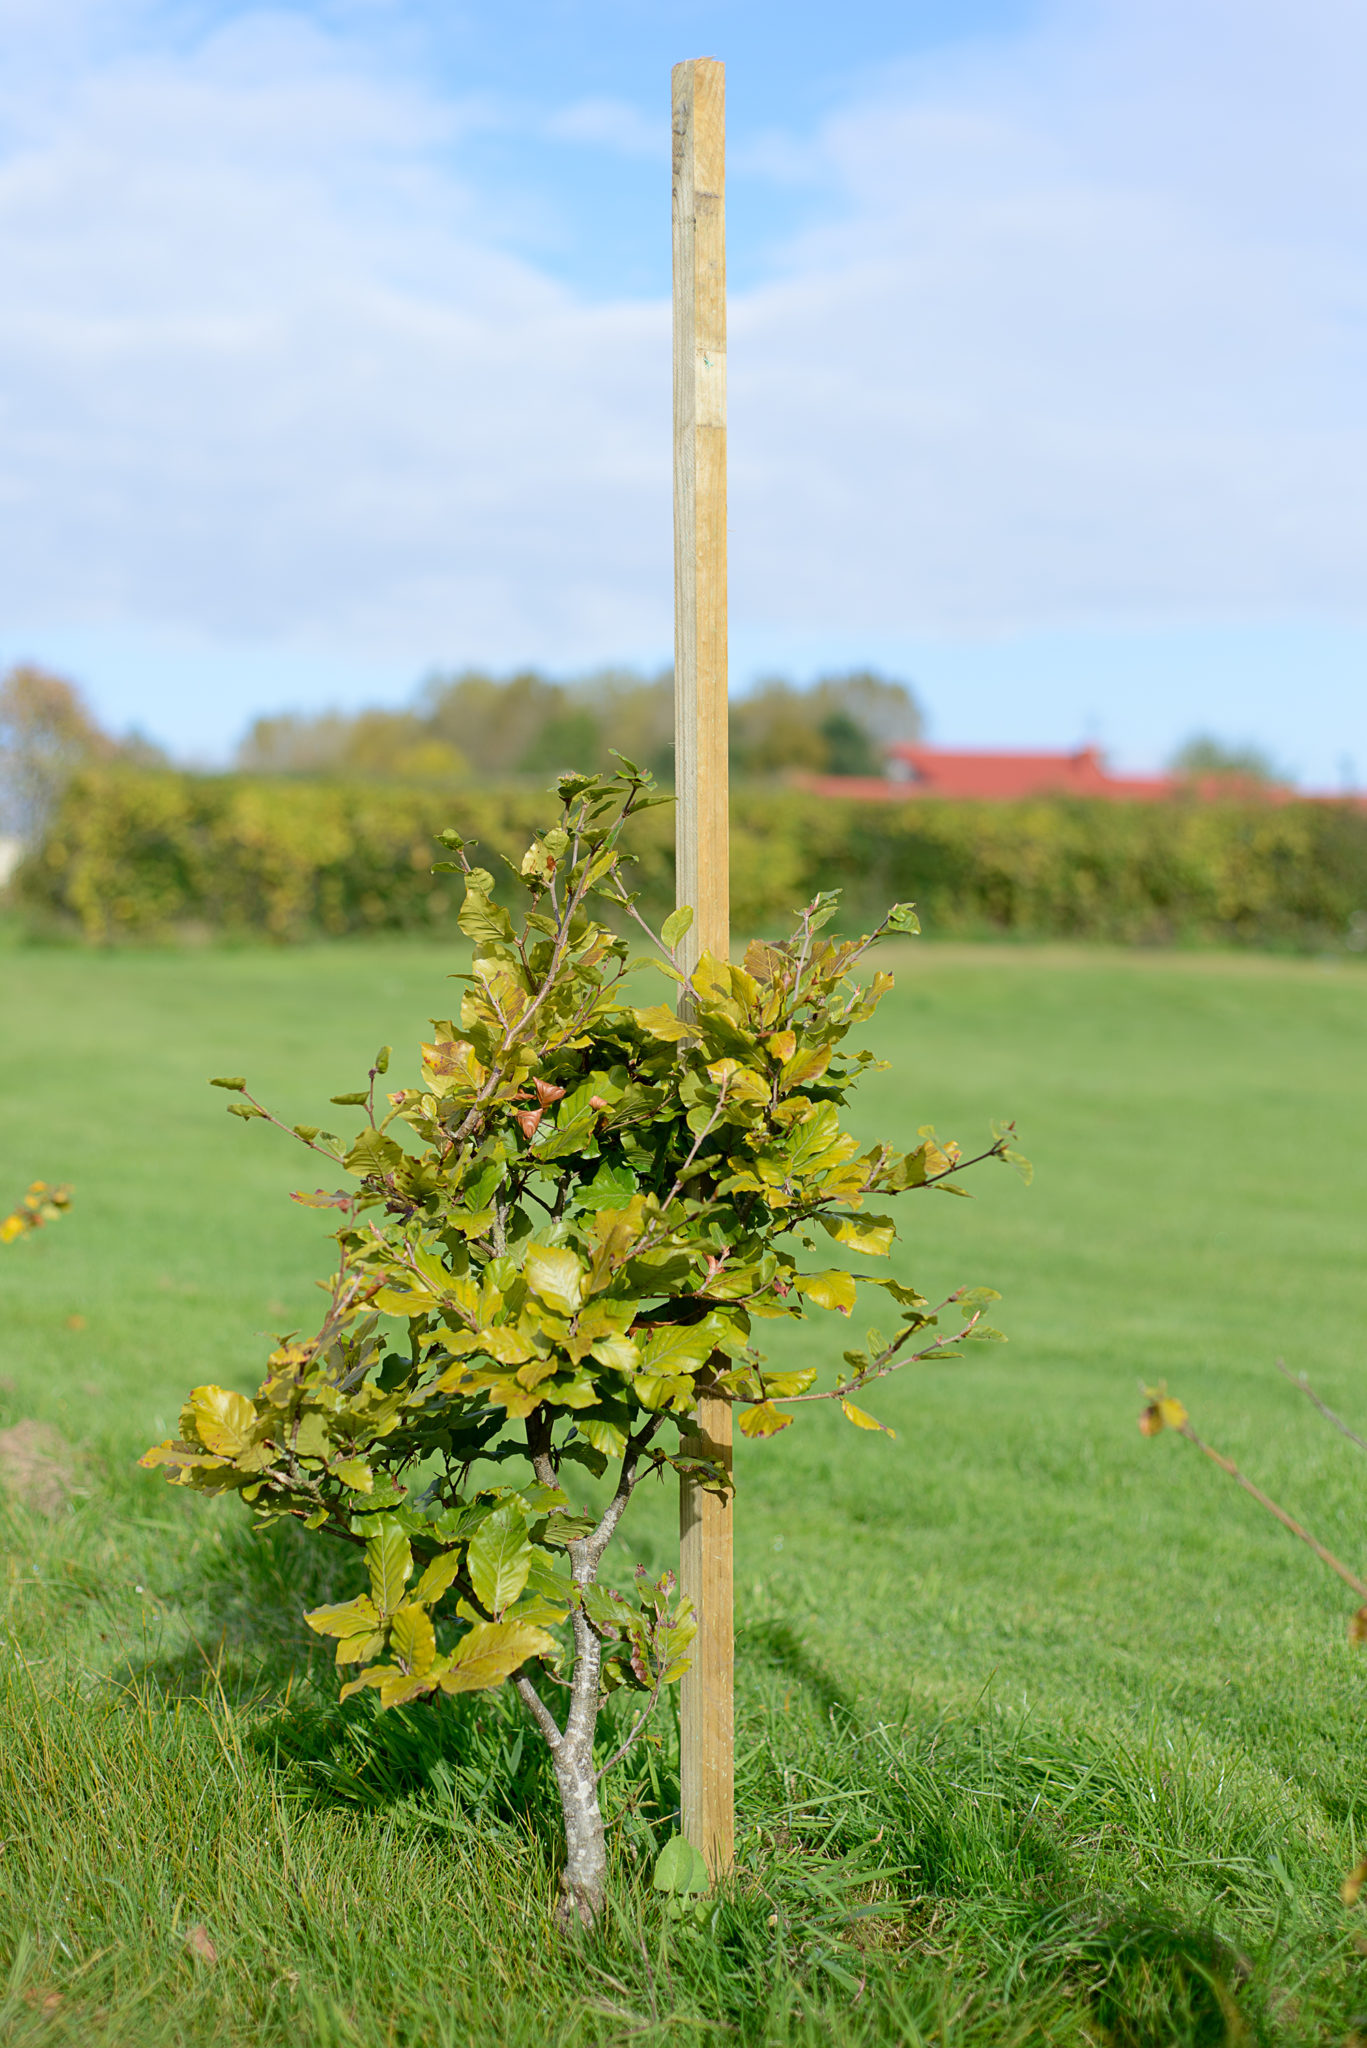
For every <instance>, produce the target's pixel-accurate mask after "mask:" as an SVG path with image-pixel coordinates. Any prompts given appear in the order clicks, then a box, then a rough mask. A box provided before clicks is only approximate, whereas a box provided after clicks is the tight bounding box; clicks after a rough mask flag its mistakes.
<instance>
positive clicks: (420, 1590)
mask: <svg viewBox="0 0 1367 2048" xmlns="http://www.w3.org/2000/svg"><path fill="white" fill-rule="evenodd" d="M459 1570H460V1552H459V1551H458V1550H443V1551H442V1553H441V1555H440V1557H434V1558H433V1559H432V1562H431V1564H429V1565H428V1567H427V1569H426V1571H425V1572H424V1573H423V1575H422V1577H421V1578H420V1579H419V1580H418V1583H417V1585H416V1586H415V1587H414V1588H413V1591H412V1592H411V1594H410V1595H409V1598H410V1599H411V1600H416V1601H417V1602H418V1604H419V1606H421V1607H430V1606H431V1605H432V1604H433V1602H434V1601H436V1600H440V1598H441V1596H442V1594H443V1593H444V1592H445V1591H446V1589H447V1587H448V1586H450V1585H451V1584H452V1583H453V1582H454V1580H455V1577H456V1574H457V1573H458V1572H459Z"/></svg>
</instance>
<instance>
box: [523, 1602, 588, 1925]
mask: <svg viewBox="0 0 1367 2048" xmlns="http://www.w3.org/2000/svg"><path fill="white" fill-rule="evenodd" d="M573 1625H574V1649H575V1657H574V1678H573V1681H572V1683H571V1687H570V1711H569V1715H568V1718H567V1719H566V1722H565V1726H564V1728H563V1729H562V1728H560V1727H559V1726H558V1725H557V1723H556V1720H555V1717H554V1715H553V1714H552V1713H551V1711H550V1709H549V1707H548V1706H547V1705H546V1703H545V1701H544V1700H543V1699H542V1698H541V1696H540V1694H539V1693H538V1692H537V1690H536V1687H535V1686H534V1685H533V1684H532V1682H531V1680H530V1678H528V1677H527V1675H526V1673H525V1672H523V1673H521V1674H519V1676H518V1677H517V1678H516V1680H515V1681H514V1683H515V1684H516V1686H517V1690H518V1691H519V1692H520V1693H521V1695H522V1699H523V1703H524V1705H525V1706H526V1708H527V1711H528V1712H529V1713H530V1715H531V1717H532V1719H533V1720H534V1721H535V1722H536V1725H537V1727H538V1728H539V1729H540V1731H541V1733H542V1735H543V1736H544V1737H545V1738H546V1746H547V1748H548V1749H549V1750H550V1753H551V1762H552V1763H553V1765H554V1766H555V1784H556V1790H557V1791H558V1792H559V1794H560V1810H561V1814H562V1816H563V1819H564V1823H565V1867H564V1870H563V1871H562V1872H561V1876H560V1904H559V1906H558V1908H557V1909H556V1919H557V1921H558V1922H559V1924H560V1926H561V1927H563V1928H566V1929H569V1930H573V1929H574V1928H576V1927H585V1928H587V1927H592V1926H594V1925H595V1924H596V1922H597V1920H598V1917H599V1915H600V1914H601V1913H602V1910H603V1894H604V1884H605V1881H606V1878H607V1867H608V1852H607V1842H606V1839H605V1836H604V1833H603V1811H602V1808H601V1807H600V1806H599V1804H598V1773H597V1771H596V1770H595V1768H594V1762H593V1736H594V1730H595V1728H596V1726H597V1723H598V1678H599V1673H600V1670H601V1667H602V1656H603V1646H602V1644H601V1643H600V1642H599V1640H598V1637H597V1636H596V1635H595V1634H594V1631H593V1628H592V1626H591V1624H590V1622H589V1618H588V1616H587V1615H586V1614H585V1613H584V1610H583V1608H582V1607H581V1608H578V1609H577V1610H576V1612H575V1616H574V1624H573Z"/></svg>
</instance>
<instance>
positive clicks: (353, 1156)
mask: <svg viewBox="0 0 1367 2048" xmlns="http://www.w3.org/2000/svg"><path fill="white" fill-rule="evenodd" d="M402 1159H403V1148H402V1146H400V1145H396V1144H395V1143H394V1140H393V1139H392V1138H386V1137H385V1136H384V1135H383V1134H382V1133H381V1132H380V1131H375V1130H367V1131H362V1132H361V1135H360V1137H359V1138H358V1139H357V1140H356V1143H355V1144H354V1145H353V1146H352V1148H351V1150H350V1151H349V1152H348V1153H347V1155H346V1159H345V1161H344V1164H345V1166H346V1169H347V1171H348V1172H349V1173H355V1174H359V1175H373V1174H384V1173H390V1172H392V1171H393V1169H394V1168H395V1167H396V1166H398V1165H399V1163H400V1161H401V1160H402Z"/></svg>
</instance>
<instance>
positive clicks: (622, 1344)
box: [593, 1337, 641, 1456]
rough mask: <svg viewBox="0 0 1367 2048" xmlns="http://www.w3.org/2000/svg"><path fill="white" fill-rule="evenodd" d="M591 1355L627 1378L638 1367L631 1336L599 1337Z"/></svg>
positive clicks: (639, 1357)
mask: <svg viewBox="0 0 1367 2048" xmlns="http://www.w3.org/2000/svg"><path fill="white" fill-rule="evenodd" d="M593 1356H594V1357H595V1358H596V1359H597V1360H598V1363H599V1364H600V1365H606V1366H607V1367H608V1368H609V1369H610V1370H611V1371H613V1372H620V1373H625V1374H626V1375H627V1377H628V1378H630V1377H631V1375H632V1373H634V1372H637V1371H638V1370H639V1369H640V1364H641V1354H640V1352H639V1351H638V1350H637V1348H636V1343H635V1340H634V1339H633V1338H631V1337H603V1338H600V1340H599V1342H598V1343H597V1344H595V1345H594V1346H593ZM615 1455H616V1453H614V1456H615Z"/></svg>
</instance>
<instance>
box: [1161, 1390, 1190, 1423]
mask: <svg viewBox="0 0 1367 2048" xmlns="http://www.w3.org/2000/svg"><path fill="white" fill-rule="evenodd" d="M1158 1413H1159V1414H1160V1415H1161V1416H1162V1418H1163V1424H1164V1427H1165V1428H1167V1429H1180V1428H1181V1427H1182V1424H1183V1423H1184V1422H1185V1421H1186V1419H1187V1411H1186V1409H1185V1408H1184V1407H1183V1406H1182V1403H1181V1402H1180V1401H1175V1400H1173V1398H1172V1397H1171V1395H1165V1396H1164V1398H1163V1399H1162V1400H1161V1401H1160V1402H1159V1403H1158Z"/></svg>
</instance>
